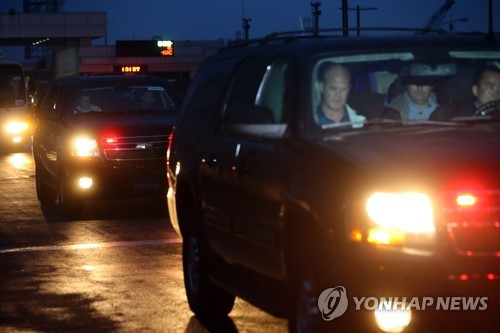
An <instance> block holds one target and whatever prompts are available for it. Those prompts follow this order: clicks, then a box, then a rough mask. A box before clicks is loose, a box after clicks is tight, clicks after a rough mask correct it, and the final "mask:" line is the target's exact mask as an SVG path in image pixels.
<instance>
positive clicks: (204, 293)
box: [182, 228, 235, 317]
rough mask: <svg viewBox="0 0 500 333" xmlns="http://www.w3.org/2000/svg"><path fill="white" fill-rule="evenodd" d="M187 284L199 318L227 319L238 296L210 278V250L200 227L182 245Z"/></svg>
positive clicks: (187, 291)
mask: <svg viewBox="0 0 500 333" xmlns="http://www.w3.org/2000/svg"><path fill="white" fill-rule="evenodd" d="M182 264H183V270H184V285H185V288H186V295H187V299H188V303H189V307H190V308H191V310H192V311H193V312H194V313H195V314H196V315H197V316H199V317H217V316H226V315H227V314H228V313H229V312H230V311H231V309H232V308H233V305H234V298H235V297H234V295H231V294H230V293H228V292H226V291H224V290H222V289H220V288H218V287H217V286H215V285H214V284H213V283H212V282H211V281H210V278H209V275H210V274H209V271H210V269H209V267H210V258H209V249H208V248H207V246H205V245H204V244H203V241H202V239H201V238H200V236H199V233H198V232H197V230H196V228H191V230H190V231H189V232H188V234H187V235H186V237H185V238H184V241H183V245H182Z"/></svg>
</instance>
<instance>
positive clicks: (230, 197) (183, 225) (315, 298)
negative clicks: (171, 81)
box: [167, 34, 500, 332]
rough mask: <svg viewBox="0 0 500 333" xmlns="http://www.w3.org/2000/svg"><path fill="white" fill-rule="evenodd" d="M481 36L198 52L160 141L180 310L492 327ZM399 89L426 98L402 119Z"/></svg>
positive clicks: (494, 171) (497, 253)
mask: <svg viewBox="0 0 500 333" xmlns="http://www.w3.org/2000/svg"><path fill="white" fill-rule="evenodd" d="M491 37H492V36H490V38H487V36H484V35H428V34H414V35H410V34H408V35H402V36H377V37H358V38H349V39H346V38H339V37H328V36H319V37H305V36H301V35H295V36H294V35H283V36H279V35H274V36H270V37H269V38H267V39H263V40H258V41H249V42H247V43H246V44H244V43H242V44H235V45H232V46H229V47H227V48H226V49H224V50H221V51H220V52H219V53H218V54H216V55H214V56H212V57H210V58H208V59H206V61H205V62H204V63H203V64H202V66H201V67H200V69H199V71H198V72H197V75H196V76H195V78H194V79H193V82H192V84H191V86H190V89H189V90H188V92H187V95H186V96H185V100H184V103H183V105H182V107H181V110H180V114H179V117H178V119H177V123H176V127H175V129H174V131H173V134H172V140H171V142H170V145H171V146H170V147H169V149H168V152H167V172H168V181H169V184H170V189H169V193H168V201H169V213H170V219H171V222H172V225H173V226H174V228H175V229H176V230H177V231H178V232H179V233H180V234H181V235H182V237H183V240H184V242H183V267H184V282H185V288H186V293H187V298H188V301H189V305H190V307H191V309H192V311H193V312H194V313H195V314H197V315H198V316H217V315H225V314H227V313H229V312H230V311H231V308H232V306H233V304H234V297H235V296H240V297H242V298H244V299H246V300H248V301H249V302H251V303H253V304H255V305H256V306H258V307H260V308H262V309H264V310H266V311H269V312H270V313H272V314H276V315H280V316H285V317H288V318H289V328H290V331H293V332H296V331H297V332H314V331H320V330H322V329H325V330H330V331H335V330H337V331H341V332H344V331H345V332H348V331H349V332H365V331H370V332H371V331H375V330H376V331H379V330H382V331H388V332H400V331H403V330H406V331H411V332H414V331H420V332H429V331H437V330H441V331H450V329H451V327H454V328H455V329H464V330H465V331H468V332H471V331H474V332H480V331H481V330H483V331H485V332H493V331H498V330H499V327H500V326H499V321H498V319H497V315H498V297H499V295H500V293H499V281H500V280H499V278H500V238H499V237H500V224H499V223H500V177H499V170H500V122H499V118H498V113H499V112H498V111H499V107H498V105H499V101H498V98H499V95H498V94H499V90H500V81H499V78H500V77H499V76H498V66H499V65H500V64H499V60H500V43H499V42H497V41H494V39H495V38H491ZM496 37H498V36H496ZM497 40H498V39H497ZM332 68H335V70H333V69H332ZM479 68H489V69H490V72H489V75H490V76H489V78H490V79H491V80H490V82H488V84H487V85H485V86H484V87H483V86H481V85H483V83H484V82H482V83H478V82H477V81H474V80H475V79H474V73H476V72H477V71H478V70H479ZM334 72H336V73H341V75H340V77H341V78H342V79H339V80H340V81H335V80H333V81H331V82H330V81H328V80H327V78H326V77H327V76H329V75H333V74H331V73H334ZM337 79H338V77H337ZM480 79H481V78H480ZM332 82H333V83H332ZM346 82H347V83H346ZM410 85H415V86H418V87H420V88H417V90H418V89H420V90H425V89H426V90H427V93H428V95H429V96H430V97H429V98H430V99H429V102H427V104H425V105H424V106H422V109H421V110H420V109H418V108H417V111H418V112H414V111H415V109H414V106H411V108H410V109H408V110H406V111H405V112H403V111H399V112H398V110H397V106H395V105H393V104H391V103H392V101H393V100H395V99H396V98H398V97H397V96H402V97H399V98H400V99H401V101H403V102H404V101H405V100H407V99H408V98H409V96H408V94H409V91H407V89H410V88H409V86H410ZM422 87H427V88H422ZM478 89H485V90H481V91H482V93H484V94H483V95H487V96H489V99H490V100H489V101H487V102H488V103H484V105H482V106H479V107H478V108H476V107H474V103H475V102H476V104H477V101H475V100H476V99H478V98H479V96H478V95H480V93H478ZM488 89H489V90H488ZM488 91H489V92H488ZM483 95H481V96H482V97H484V96H483ZM495 99H496V100H495ZM345 102H346V103H345ZM327 104H328V105H327ZM336 106H337V109H338V110H340V112H341V114H340V115H342V112H343V117H342V118H340V117H339V118H338V119H340V120H341V121H335V120H334V119H333V120H332V118H330V117H328V116H325V115H326V113H325V112H323V110H324V109H325V108H326V109H328V107H330V109H331V110H335V108H336ZM339 106H340V107H339ZM464 106H471V108H472V110H469V113H468V114H467V113H465V114H464V113H463V112H462V113H460V115H461V117H455V113H454V112H455V111H454V110H455V109H457V108H461V107H462V108H463V107H464ZM327 111H328V110H327ZM322 112H323V114H322ZM433 112H436V113H438V114H441V116H439V117H437V118H439V120H433V118H435V117H436V116H433V115H432V114H433ZM332 113H334V112H333V111H332ZM443 115H448V116H443ZM327 118H329V119H330V120H328V119H327ZM333 118H334V117H333ZM449 296H454V297H458V298H450V297H449ZM363 297H364V298H363ZM404 297H406V298H404ZM425 297H427V298H425ZM422 302H424V303H422ZM447 302H448V303H447ZM450 302H453V303H452V304H453V306H451V305H450ZM469 302H471V303H469ZM429 303H432V304H431V305H429ZM422 304H425V305H426V306H422ZM457 304H458V305H457ZM469 305H470V307H468V306H469ZM472 305H474V306H472ZM473 308H474V309H473ZM452 309H453V310H454V311H452ZM456 310H459V311H456ZM344 312H345V313H344ZM336 317H338V318H336ZM358 326H360V327H358ZM362 328H363V329H362Z"/></svg>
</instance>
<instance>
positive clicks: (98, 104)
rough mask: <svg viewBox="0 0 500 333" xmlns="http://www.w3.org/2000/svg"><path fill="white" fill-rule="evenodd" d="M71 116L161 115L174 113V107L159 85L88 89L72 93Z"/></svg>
mask: <svg viewBox="0 0 500 333" xmlns="http://www.w3.org/2000/svg"><path fill="white" fill-rule="evenodd" d="M72 110H73V114H86V113H94V112H99V113H126V112H145V113H146V112H161V113H174V112H175V104H174V102H173V101H172V99H171V98H170V97H169V96H168V94H167V93H166V91H165V89H164V88H163V87H161V86H142V85H134V86H128V87H119V88H118V87H113V86H107V87H92V88H84V89H80V90H78V91H76V92H75V94H74V97H73V108H72Z"/></svg>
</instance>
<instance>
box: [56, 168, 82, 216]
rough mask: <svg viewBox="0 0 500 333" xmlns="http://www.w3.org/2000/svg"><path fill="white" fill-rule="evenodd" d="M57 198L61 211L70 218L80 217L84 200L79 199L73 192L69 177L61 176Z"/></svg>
mask: <svg viewBox="0 0 500 333" xmlns="http://www.w3.org/2000/svg"><path fill="white" fill-rule="evenodd" d="M57 200H58V202H59V209H60V211H61V213H62V214H63V215H64V216H65V217H68V218H78V217H79V216H80V215H81V213H82V210H83V200H81V199H78V198H76V197H75V195H74V194H73V193H72V192H71V190H70V188H69V184H68V181H67V178H66V177H65V176H64V175H60V176H59V180H58V191H57Z"/></svg>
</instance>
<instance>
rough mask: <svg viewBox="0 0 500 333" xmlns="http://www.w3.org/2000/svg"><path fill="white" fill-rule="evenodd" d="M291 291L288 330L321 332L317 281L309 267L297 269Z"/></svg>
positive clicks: (292, 332)
mask: <svg viewBox="0 0 500 333" xmlns="http://www.w3.org/2000/svg"><path fill="white" fill-rule="evenodd" d="M292 292H293V294H292V295H293V307H292V309H291V311H292V312H291V316H290V319H289V321H288V331H289V332H290V333H301V332H321V327H320V324H321V314H320V312H319V309H318V295H319V281H318V279H317V276H316V275H315V274H314V272H313V271H312V270H311V269H309V268H306V267H302V268H301V269H299V270H298V271H297V274H296V277H295V281H294V282H293V290H292Z"/></svg>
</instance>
